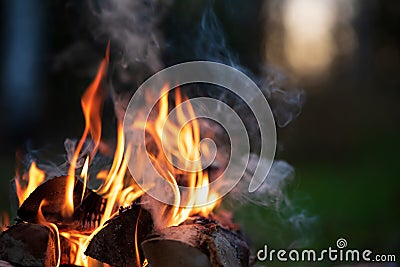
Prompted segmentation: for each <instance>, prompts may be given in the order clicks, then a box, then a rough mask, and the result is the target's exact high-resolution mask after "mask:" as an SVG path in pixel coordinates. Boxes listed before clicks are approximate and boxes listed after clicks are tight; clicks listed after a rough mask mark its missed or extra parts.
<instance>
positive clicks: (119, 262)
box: [85, 204, 153, 267]
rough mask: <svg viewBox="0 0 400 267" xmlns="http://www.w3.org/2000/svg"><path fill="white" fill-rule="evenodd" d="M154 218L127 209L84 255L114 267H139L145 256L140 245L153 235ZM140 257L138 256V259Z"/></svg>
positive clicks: (111, 223)
mask: <svg viewBox="0 0 400 267" xmlns="http://www.w3.org/2000/svg"><path fill="white" fill-rule="evenodd" d="M152 229H153V221H152V219H151V215H150V213H149V212H147V211H146V210H145V209H143V208H141V207H140V206H139V205H136V204H133V205H132V207H130V208H128V209H121V210H120V213H119V214H118V215H117V216H116V217H114V218H112V219H111V220H109V221H108V222H106V224H105V226H104V227H103V228H102V229H101V230H100V231H99V232H98V233H97V234H96V235H95V236H94V237H93V239H92V240H91V241H90V243H89V246H88V248H87V250H86V251H85V254H86V255H87V256H90V257H92V258H94V259H97V260H99V261H102V262H105V263H107V264H110V265H112V266H117V267H119V266H138V263H137V262H138V260H139V261H140V265H142V264H143V261H144V255H143V252H142V251H141V249H139V245H138V244H140V243H141V242H142V241H143V240H144V239H145V237H146V236H147V235H148V234H149V233H150V232H151V231H152ZM137 254H139V256H138V255H137Z"/></svg>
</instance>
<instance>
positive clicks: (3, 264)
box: [0, 260, 14, 267]
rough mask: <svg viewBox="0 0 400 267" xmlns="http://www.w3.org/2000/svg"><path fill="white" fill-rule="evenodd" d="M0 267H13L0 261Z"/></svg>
mask: <svg viewBox="0 0 400 267" xmlns="http://www.w3.org/2000/svg"><path fill="white" fill-rule="evenodd" d="M0 267H14V265H12V264H11V263H9V262H6V261H1V260H0Z"/></svg>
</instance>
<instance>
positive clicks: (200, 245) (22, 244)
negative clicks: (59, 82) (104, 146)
mask: <svg viewBox="0 0 400 267" xmlns="http://www.w3.org/2000/svg"><path fill="white" fill-rule="evenodd" d="M108 61H109V48H107V54H106V57H105V59H104V60H103V61H102V62H101V64H100V67H99V70H98V73H97V75H96V77H95V79H94V80H93V82H92V83H91V84H90V85H89V87H88V88H87V90H86V92H85V93H84V95H83V97H82V109H83V113H84V118H85V129H84V132H83V135H82V137H81V139H80V140H79V142H78V143H77V144H76V146H75V149H74V151H73V154H72V157H71V158H70V162H69V163H70V164H69V169H68V172H67V174H66V175H64V176H59V177H49V176H48V175H47V174H46V172H45V171H44V170H41V169H40V168H39V167H38V164H37V163H36V162H32V163H31V165H30V167H29V170H28V171H27V172H26V173H23V174H22V175H17V176H16V177H15V185H16V193H17V196H18V200H19V209H18V213H17V215H18V217H17V219H16V223H15V224H14V225H12V226H10V227H8V228H7V229H6V230H5V231H4V232H3V233H2V234H1V235H0V259H1V260H2V263H0V266H9V265H14V266H72V265H75V266H95V264H99V263H104V264H106V265H107V264H108V265H111V266H153V267H156V266H248V265H249V263H250V259H249V254H250V253H249V248H248V245H247V244H246V241H245V239H244V237H243V236H242V235H241V233H240V231H239V228H238V227H237V225H235V224H234V223H233V222H232V221H231V220H226V219H219V218H218V215H215V214H214V212H213V211H214V210H215V208H216V207H218V205H219V203H220V198H221V196H220V195H218V192H215V191H213V190H212V189H211V187H210V186H209V184H210V182H211V181H210V179H212V177H211V176H210V175H209V171H208V170H209V169H207V168H206V169H203V168H201V167H202V166H201V165H200V166H198V167H199V170H198V171H194V172H193V171H185V170H181V169H178V168H176V167H175V166H174V165H173V163H172V162H170V161H169V158H168V157H169V156H171V155H166V154H165V153H162V152H163V143H164V142H165V140H167V141H168V142H172V141H171V140H168V138H172V137H173V134H177V136H178V146H180V151H179V152H180V153H183V154H184V157H185V158H186V159H189V160H191V161H193V162H195V160H196V159H198V158H199V157H201V153H206V152H207V151H206V150H204V147H200V128H201V126H200V123H199V121H198V120H190V118H192V117H194V116H195V114H194V110H193V109H192V108H191V107H190V106H189V109H186V110H185V109H184V108H182V109H179V105H180V103H181V102H182V101H184V99H185V98H186V96H185V95H183V94H182V93H181V90H180V89H179V88H178V89H176V91H175V94H174V100H173V104H172V106H173V107H177V108H178V109H177V115H178V122H177V123H178V124H177V125H174V124H172V123H171V122H170V121H167V120H166V118H167V115H168V113H169V110H170V109H171V107H170V106H169V105H170V104H169V103H170V100H171V99H170V98H169V94H167V93H165V90H164V89H162V88H161V90H160V92H161V98H160V101H159V103H158V105H157V108H156V109H154V114H151V117H150V118H149V119H148V121H141V119H140V118H138V119H137V120H135V122H134V124H133V125H132V127H134V128H135V127H139V126H142V127H144V129H145V132H146V135H147V136H146V138H147V139H146V140H147V141H146V150H147V152H146V153H147V156H148V157H149V159H150V160H151V161H152V163H153V166H154V167H155V168H156V169H157V171H158V172H159V174H160V175H161V176H162V177H161V178H163V179H165V181H167V182H168V183H169V187H170V188H165V192H170V193H171V192H172V195H173V198H174V204H176V205H171V204H168V203H163V202H162V201H159V200H157V199H156V198H154V197H152V196H151V195H148V190H151V188H149V189H146V188H144V187H143V185H139V184H138V183H137V181H136V180H135V179H134V177H132V176H131V174H130V173H129V172H128V162H129V158H130V156H131V155H132V149H133V148H132V146H131V144H129V143H127V142H126V141H125V135H124V131H123V127H122V121H118V123H117V124H118V126H117V145H116V148H115V152H114V156H113V162H112V165H111V167H110V168H108V169H100V170H97V172H96V173H95V174H93V171H92V170H91V168H92V162H93V161H94V159H95V157H97V156H98V155H97V154H101V153H102V151H101V129H102V125H101V107H102V103H103V101H104V89H103V86H102V82H103V78H104V76H105V74H106V72H107V65H108ZM184 124H185V126H184V127H183V128H182V127H181V126H182V125H184ZM178 126H179V127H178ZM162 127H165V128H162ZM169 134H171V135H172V136H168V135H169ZM173 153H175V152H173ZM173 153H172V154H173ZM172 156H173V155H172ZM174 159H175V160H176V157H175V158H174ZM138 164H140V163H138ZM196 164H201V162H200V161H198V163H196ZM89 173H90V175H94V176H95V179H96V180H97V181H101V184H100V186H98V187H97V188H91V187H90V186H88V185H89V179H90V178H92V177H89V176H90V175H89ZM178 186H185V188H186V189H187V190H185V191H184V192H182V191H180V189H179V188H178ZM167 187H168V186H167ZM163 189H164V188H163ZM96 262H97V263H96Z"/></svg>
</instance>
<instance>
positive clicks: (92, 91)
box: [62, 45, 110, 218]
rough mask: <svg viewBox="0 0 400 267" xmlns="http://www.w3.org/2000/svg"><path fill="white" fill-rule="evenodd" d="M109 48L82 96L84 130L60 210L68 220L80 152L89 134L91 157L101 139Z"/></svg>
mask: <svg viewBox="0 0 400 267" xmlns="http://www.w3.org/2000/svg"><path fill="white" fill-rule="evenodd" d="M109 53H110V46H109V45H108V46H107V51H106V57H105V58H104V59H103V60H102V62H101V64H100V67H99V70H98V72H97V75H96V77H95V79H94V80H93V82H92V83H91V84H90V85H89V87H88V88H87V90H86V91H85V93H84V95H83V96H82V101H81V103H82V110H83V114H84V118H85V130H84V131H83V134H82V137H81V139H80V140H79V143H78V145H77V147H76V149H75V151H74V155H73V156H72V159H71V163H70V168H69V170H68V176H67V177H68V178H67V184H66V188H65V202H64V205H63V209H62V216H63V217H66V218H70V217H71V216H72V214H73V212H74V199H73V196H74V185H75V168H76V163H77V161H78V158H79V154H80V152H81V150H82V147H83V144H84V143H85V141H86V138H87V136H88V134H89V133H90V135H91V137H92V139H93V141H94V148H93V150H92V152H91V153H92V156H93V155H94V154H95V153H96V151H97V149H98V146H99V144H100V138H101V109H102V104H103V101H104V96H103V92H102V91H101V90H100V86H101V82H102V80H103V77H104V76H105V73H106V70H107V65H108V61H109Z"/></svg>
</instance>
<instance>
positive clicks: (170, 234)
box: [142, 218, 249, 267]
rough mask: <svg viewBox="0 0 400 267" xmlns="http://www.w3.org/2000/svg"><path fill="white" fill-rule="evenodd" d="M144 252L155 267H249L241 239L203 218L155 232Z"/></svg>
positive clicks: (143, 245) (247, 254)
mask: <svg viewBox="0 0 400 267" xmlns="http://www.w3.org/2000/svg"><path fill="white" fill-rule="evenodd" d="M142 248H143V251H144V254H145V256H146V258H147V260H148V262H149V265H150V266H152V267H158V266H163V267H169V266H171V267H172V266H175V267H176V266H194V267H197V266H198V267H200V266H201V267H204V266H210V267H217V266H218V267H222V266H223V267H228V266H229V267H235V266H238V267H239V266H244V267H246V266H249V249H248V246H247V244H246V242H245V241H244V240H243V239H242V238H241V236H240V235H239V234H236V233H234V232H233V231H231V230H228V229H225V228H223V227H221V226H220V225H219V224H218V223H217V222H215V221H211V220H208V219H204V218H194V219H189V220H187V221H185V222H184V223H183V224H181V225H179V226H174V227H168V228H165V229H162V230H160V231H156V232H154V233H153V234H152V235H151V236H149V238H147V239H146V241H144V242H143V243H142Z"/></svg>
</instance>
